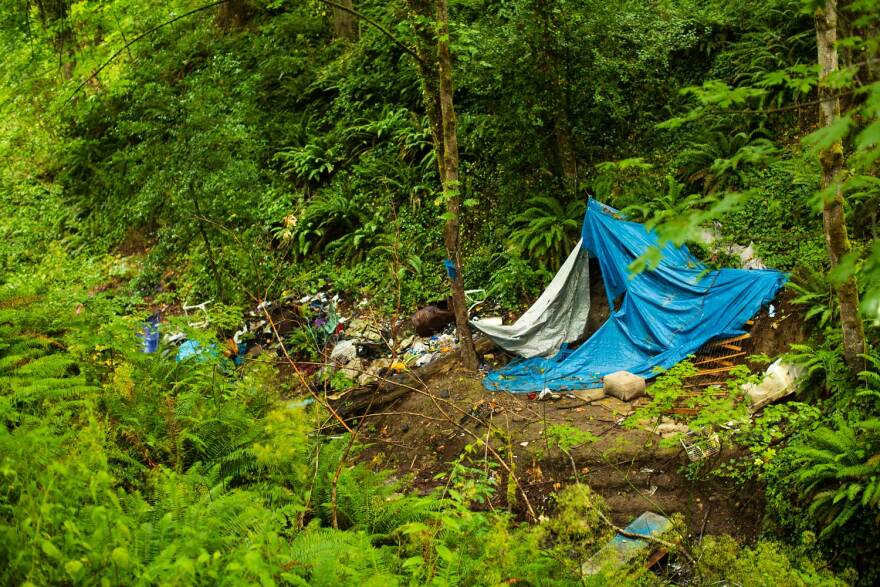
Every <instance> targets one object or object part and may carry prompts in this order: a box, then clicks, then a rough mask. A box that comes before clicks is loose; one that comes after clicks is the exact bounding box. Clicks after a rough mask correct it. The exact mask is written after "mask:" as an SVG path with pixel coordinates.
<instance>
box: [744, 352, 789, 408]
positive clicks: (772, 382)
mask: <svg viewBox="0 0 880 587" xmlns="http://www.w3.org/2000/svg"><path fill="white" fill-rule="evenodd" d="M803 376H804V368H803V367H801V366H800V365H792V364H791V363H785V362H783V360H782V359H777V360H776V361H774V362H773V364H772V365H770V366H769V367H768V368H767V371H766V372H765V373H764V378H763V380H762V381H761V383H757V384H756V383H746V384H745V385H743V386H742V389H743V391H744V392H745V393H746V395H747V396H748V397H749V401H751V402H752V407H751V410H752V411H753V412H756V411H758V410H760V409H761V408H763V407H764V406H766V405H767V404H770V403H773V402H774V401H776V400H778V399H780V398H783V397H785V396H787V395H790V394H792V393H794V392H795V390H796V389H797V384H798V382H799V381H800V379H801V377H803Z"/></svg>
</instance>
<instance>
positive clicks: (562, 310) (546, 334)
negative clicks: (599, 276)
mask: <svg viewBox="0 0 880 587" xmlns="http://www.w3.org/2000/svg"><path fill="white" fill-rule="evenodd" d="M582 244H583V241H578V244H577V246H575V248H574V250H573V251H572V252H571V254H570V255H569V256H568V258H567V259H566V260H565V263H563V264H562V267H560V269H559V271H558V272H557V273H556V275H555V276H554V277H553V280H552V281H550V285H548V286H547V289H545V290H544V293H542V294H541V297H539V298H538V299H537V301H536V302H535V303H534V304H532V306H531V307H530V308H529V309H528V310H526V312H525V313H524V314H523V315H522V316H520V317H519V320H517V321H516V322H514V323H513V324H510V325H507V326H501V325H496V324H493V323H490V322H486V321H483V320H472V321H471V324H472V325H473V326H474V328H476V329H478V330H480V331H482V332H483V334H485V335H486V336H488V337H489V338H491V339H492V340H493V341H494V342H495V344H497V345H498V346H500V347H501V348H503V349H505V350H508V351H510V352H512V353H516V354H518V355H520V356H522V357H526V358H530V357H537V356H549V355H553V354H555V353H556V352H558V351H559V349H560V348H561V347H562V345H563V344H565V343H571V342H574V341H576V340H579V339H581V338H582V337H583V335H584V329H585V328H586V326H587V317H588V316H589V314H590V259H589V255H588V253H587V251H586V250H585V249H584V247H583V246H582Z"/></svg>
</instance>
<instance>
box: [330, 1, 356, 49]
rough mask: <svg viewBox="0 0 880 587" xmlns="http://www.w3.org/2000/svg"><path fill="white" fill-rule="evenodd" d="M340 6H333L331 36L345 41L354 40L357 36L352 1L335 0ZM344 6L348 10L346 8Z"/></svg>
mask: <svg viewBox="0 0 880 587" xmlns="http://www.w3.org/2000/svg"><path fill="white" fill-rule="evenodd" d="M336 3H337V4H339V6H340V7H341V8H340V7H336V6H333V7H332V8H333V36H334V37H336V38H337V39H344V40H346V41H356V40H357V38H358V28H357V22H356V21H355V16H354V13H353V10H354V3H353V2H352V0H336ZM346 8H347V9H348V10H346Z"/></svg>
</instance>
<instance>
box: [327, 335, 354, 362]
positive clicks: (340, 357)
mask: <svg viewBox="0 0 880 587" xmlns="http://www.w3.org/2000/svg"><path fill="white" fill-rule="evenodd" d="M356 358H357V345H356V344H355V342H354V341H353V340H341V341H339V342H338V343H336V346H335V347H333V350H332V351H331V352H330V360H331V361H333V362H334V363H337V364H340V365H344V364H346V363H349V362H351V361H353V360H355V359H356Z"/></svg>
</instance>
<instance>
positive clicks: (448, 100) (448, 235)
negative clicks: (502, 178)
mask: <svg viewBox="0 0 880 587" xmlns="http://www.w3.org/2000/svg"><path fill="white" fill-rule="evenodd" d="M437 27H438V30H437V56H438V63H439V66H440V67H439V73H440V111H441V114H442V119H443V168H444V169H443V171H444V172H443V176H442V177H441V178H440V179H441V180H442V182H443V196H444V200H445V201H446V210H447V216H448V217H447V220H446V228H445V230H444V233H443V240H444V241H445V243H446V252H447V254H448V255H449V258H450V259H451V260H452V262H453V263H454V264H455V275H454V276H452V280H451V281H452V304H453V309H454V311H455V325H456V328H457V330H458V339H459V344H460V345H461V362H462V364H463V365H464V367H465V368H466V369H470V370H472V371H476V370H477V353H476V350H475V349H474V340H473V338H472V337H471V327H470V324H468V309H467V303H466V302H465V297H464V281H463V276H462V272H461V257H460V254H459V235H460V223H459V219H460V215H461V192H460V190H459V181H458V136H457V134H456V121H455V109H454V107H453V103H452V95H453V87H452V56H451V55H450V53H449V14H448V10H447V7H446V0H437Z"/></svg>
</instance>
